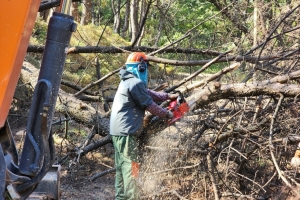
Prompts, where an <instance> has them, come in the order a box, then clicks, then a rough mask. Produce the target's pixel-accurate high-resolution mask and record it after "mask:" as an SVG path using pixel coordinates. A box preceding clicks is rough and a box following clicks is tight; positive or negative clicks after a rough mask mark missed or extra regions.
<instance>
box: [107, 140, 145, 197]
mask: <svg viewBox="0 0 300 200" xmlns="http://www.w3.org/2000/svg"><path fill="white" fill-rule="evenodd" d="M112 141H113V145H114V149H115V165H116V180H115V189H116V200H138V199H139V197H140V194H139V188H138V185H137V178H138V171H139V165H138V149H137V141H136V136H112Z"/></svg>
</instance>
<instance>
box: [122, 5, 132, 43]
mask: <svg viewBox="0 0 300 200" xmlns="http://www.w3.org/2000/svg"><path fill="white" fill-rule="evenodd" d="M129 16H130V0H127V3H126V10H125V15H124V25H123V29H122V35H121V36H122V37H123V38H125V36H126V32H127V31H128V27H129Z"/></svg>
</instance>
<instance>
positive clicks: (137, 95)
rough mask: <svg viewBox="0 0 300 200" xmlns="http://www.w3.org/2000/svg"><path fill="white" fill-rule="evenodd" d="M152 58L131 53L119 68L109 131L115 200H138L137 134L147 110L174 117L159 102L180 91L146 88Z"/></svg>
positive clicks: (155, 113) (140, 130)
mask: <svg viewBox="0 0 300 200" xmlns="http://www.w3.org/2000/svg"><path fill="white" fill-rule="evenodd" d="M148 67H149V62H148V61H147V57H146V55H145V54H144V53H141V52H134V53H131V54H130V55H129V56H128V58H127V61H126V63H125V68H124V69H121V70H120V72H119V75H120V78H121V82H120V84H119V87H118V90H117V92H116V95H115V98H114V101H113V105H112V110H111V116H110V135H111V136H112V142H113V146H114V150H115V165H116V179H115V189H116V194H115V198H116V200H138V199H139V198H140V190H139V187H138V185H137V178H138V173H139V162H138V148H137V146H138V145H137V137H138V136H139V135H140V134H141V132H142V128H143V117H144V115H145V110H147V111H149V112H150V113H151V114H153V115H156V116H158V117H162V118H172V117H173V113H172V112H171V111H169V110H167V109H164V108H162V107H160V106H158V105H157V104H156V103H155V102H154V101H156V102H163V101H165V100H167V99H174V98H177V96H178V95H177V94H168V93H165V92H156V91H153V90H150V89H147V88H146V87H147V81H148Z"/></svg>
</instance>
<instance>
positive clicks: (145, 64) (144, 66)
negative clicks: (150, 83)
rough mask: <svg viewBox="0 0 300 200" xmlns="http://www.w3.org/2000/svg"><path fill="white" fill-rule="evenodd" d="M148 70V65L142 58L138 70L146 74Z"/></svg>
mask: <svg viewBox="0 0 300 200" xmlns="http://www.w3.org/2000/svg"><path fill="white" fill-rule="evenodd" d="M146 69H147V63H146V62H145V61H144V60H143V58H141V63H140V64H138V70H139V72H144V71H146Z"/></svg>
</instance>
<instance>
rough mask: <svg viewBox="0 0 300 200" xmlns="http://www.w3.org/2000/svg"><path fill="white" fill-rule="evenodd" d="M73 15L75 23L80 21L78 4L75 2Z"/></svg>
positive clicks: (72, 10)
mask: <svg viewBox="0 0 300 200" xmlns="http://www.w3.org/2000/svg"><path fill="white" fill-rule="evenodd" d="M71 15H72V16H73V17H74V21H76V22H79V21H80V15H79V10H78V2H73V3H72V4H71Z"/></svg>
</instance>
